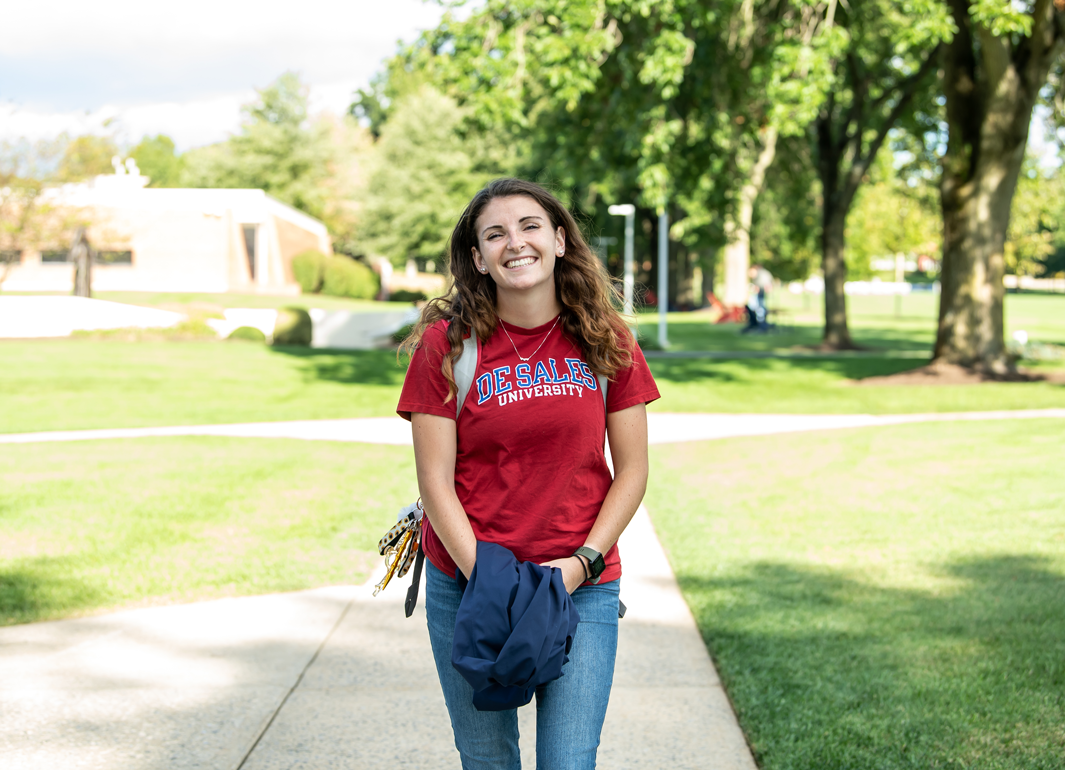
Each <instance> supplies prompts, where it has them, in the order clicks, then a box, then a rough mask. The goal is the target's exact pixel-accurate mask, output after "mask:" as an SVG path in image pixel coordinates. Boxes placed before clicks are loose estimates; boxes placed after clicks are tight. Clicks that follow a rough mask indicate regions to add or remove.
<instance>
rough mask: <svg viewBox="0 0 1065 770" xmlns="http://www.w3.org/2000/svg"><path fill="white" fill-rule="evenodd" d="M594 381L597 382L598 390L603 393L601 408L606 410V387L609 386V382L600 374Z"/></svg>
mask: <svg viewBox="0 0 1065 770" xmlns="http://www.w3.org/2000/svg"><path fill="white" fill-rule="evenodd" d="M596 379H597V380H599V390H601V391H602V392H603V408H604V409H605V408H606V386H607V385H609V384H610V380H608V379H607V378H606V377H604V376H603V375H601V374H600V375H599V376H597V377H596Z"/></svg>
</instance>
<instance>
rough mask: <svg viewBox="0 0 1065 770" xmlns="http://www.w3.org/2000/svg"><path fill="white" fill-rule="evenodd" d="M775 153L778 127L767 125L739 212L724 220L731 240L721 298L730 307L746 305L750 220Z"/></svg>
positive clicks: (726, 250)
mask: <svg viewBox="0 0 1065 770" xmlns="http://www.w3.org/2000/svg"><path fill="white" fill-rule="evenodd" d="M776 153H777V129H776V128H774V127H773V126H767V127H766V128H765V129H764V130H763V134H762V147H761V149H760V150H759V152H758V159H757V160H756V161H755V163H754V166H753V167H752V168H751V174H750V176H749V177H748V178H747V181H746V182H745V183H744V185H743V187H741V188H740V192H739V195H738V196H737V200H736V211H735V212H734V213H733V214H732V215H730V216H729V217H728V218H727V219H726V220H725V236H726V238H727V239H728V242H727V243H726V244H725V248H724V258H725V286H724V292H723V295H722V297H721V301H722V302H723V303H724V304H725V305H726V306H728V307H742V306H743V305H745V304H747V287H748V285H749V284H750V279H749V277H748V275H747V273H748V271H749V270H750V267H751V221H752V219H753V218H754V204H755V201H757V200H758V193H760V192H761V191H762V185H763V184H764V183H765V175H766V172H767V171H768V170H769V167H770V166H771V165H772V163H773V159H774V158H775V157H776Z"/></svg>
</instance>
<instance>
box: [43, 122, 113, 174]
mask: <svg viewBox="0 0 1065 770" xmlns="http://www.w3.org/2000/svg"><path fill="white" fill-rule="evenodd" d="M118 154H119V150H118V145H117V144H116V143H115V140H114V139H113V138H112V137H110V136H97V135H95V134H85V135H84V136H78V137H75V138H74V139H72V140H70V142H69V143H68V144H67V145H66V148H65V149H64V150H63V157H62V158H60V160H59V167H58V169H57V172H56V175H55V176H56V180H57V181H59V182H82V181H85V180H86V179H92V178H93V177H95V176H98V175H100V174H111V173H113V172H114V166H112V165H111V159H112V158H114V157H115V156H116V155H118Z"/></svg>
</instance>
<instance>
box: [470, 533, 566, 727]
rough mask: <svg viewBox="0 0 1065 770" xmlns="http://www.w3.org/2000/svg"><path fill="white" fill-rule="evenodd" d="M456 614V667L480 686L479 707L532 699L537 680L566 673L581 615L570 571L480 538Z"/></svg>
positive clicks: (495, 708) (542, 681)
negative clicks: (566, 579) (524, 558)
mask: <svg viewBox="0 0 1065 770" xmlns="http://www.w3.org/2000/svg"><path fill="white" fill-rule="evenodd" d="M455 578H456V579H457V580H458V581H459V586H460V587H461V588H462V589H463V593H462V602H461V603H460V604H459V611H458V617H457V618H456V620H455V641H454V645H453V646H452V648H451V665H452V666H454V667H455V669H456V670H457V671H458V672H459V673H460V674H462V676H463V678H464V679H465V680H466V681H467V682H469V683H470V685H471V686H472V687H473V705H474V707H475V708H477V710H478V711H504V710H507V709H513V708H518V707H519V706H524V705H525V704H527V703H528V702H529V701H530V700H532V696H533V691H534V690H535V689H536V687H537V685H541V684H545V683H547V682H550V681H552V680H554V679H558V678H559V677H560V676H562V665H563V664H564V663H565V662H566V661H567V660H569V658H568V657H567V655H566V653H568V652H569V650H570V646H571V645H572V644H573V634H574V632H576V630H577V623H578V622H580V619H581V618H580V615H579V614H578V613H577V608H576V607H575V606H574V604H573V600H572V599H571V598H570V595H569V593H568V592H567V591H566V586H565V583H563V582H562V570H559V569H553V568H549V567H542V566H540V565H539V564H533V563H532V562H519V561H518V560H517V559H516V558H514V554H512V553H511V552H510V551H509V550H507V549H506V548H504V547H503V546H501V545H496V544H494V543H480V542H479V543H477V563H476V564H475V565H474V567H473V573H472V574H471V575H470V580H469V583H468V584H467V583H466V580H465V578H464V577H463V575H462V572H461V571H458V570H456V571H455Z"/></svg>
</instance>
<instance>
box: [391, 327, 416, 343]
mask: <svg viewBox="0 0 1065 770" xmlns="http://www.w3.org/2000/svg"><path fill="white" fill-rule="evenodd" d="M412 331H414V324H407V325H406V326H401V327H399V328H398V329H396V331H394V332H393V333H392V341H393V342H394V343H396V344H397V345H402V344H403V340H405V339H407V337H409V336H410V333H411V332H412Z"/></svg>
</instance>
